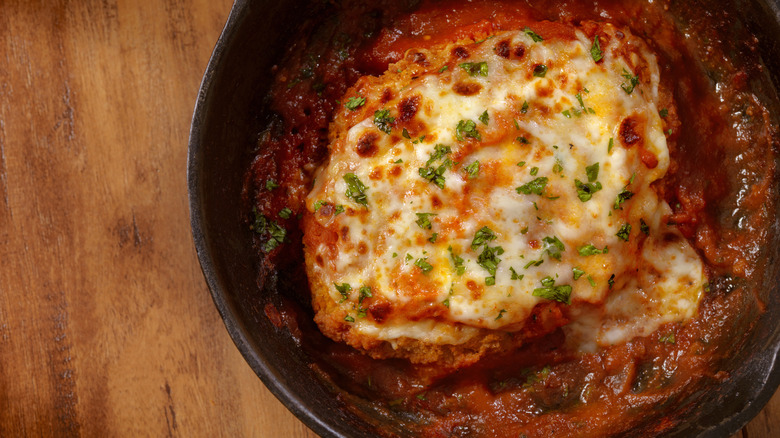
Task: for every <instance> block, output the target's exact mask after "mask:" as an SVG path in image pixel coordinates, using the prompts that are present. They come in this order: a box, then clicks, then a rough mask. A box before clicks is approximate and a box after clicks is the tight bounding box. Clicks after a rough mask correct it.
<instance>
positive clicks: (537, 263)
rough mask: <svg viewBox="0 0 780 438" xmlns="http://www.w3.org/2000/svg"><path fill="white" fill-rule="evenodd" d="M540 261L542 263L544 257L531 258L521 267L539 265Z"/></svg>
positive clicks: (526, 267)
mask: <svg viewBox="0 0 780 438" xmlns="http://www.w3.org/2000/svg"><path fill="white" fill-rule="evenodd" d="M542 263H544V259H539V260H531V261H530V262H528V263H526V264H525V266H523V269H528V268H530V267H531V266H539V265H541V264H542Z"/></svg>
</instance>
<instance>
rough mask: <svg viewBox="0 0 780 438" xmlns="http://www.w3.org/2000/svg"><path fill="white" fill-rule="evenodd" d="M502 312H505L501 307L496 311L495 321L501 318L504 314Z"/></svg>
mask: <svg viewBox="0 0 780 438" xmlns="http://www.w3.org/2000/svg"><path fill="white" fill-rule="evenodd" d="M504 313H506V309H501V310H499V311H498V316H496V321H498V320H499V319H501V318H502V317H503V316H504Z"/></svg>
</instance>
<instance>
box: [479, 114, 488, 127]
mask: <svg viewBox="0 0 780 438" xmlns="http://www.w3.org/2000/svg"><path fill="white" fill-rule="evenodd" d="M479 121H480V122H482V124H483V125H487V124H488V123H490V115H489V114H488V112H487V110H485V112H484V113H482V114H480V116H479Z"/></svg>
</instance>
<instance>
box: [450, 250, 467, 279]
mask: <svg viewBox="0 0 780 438" xmlns="http://www.w3.org/2000/svg"><path fill="white" fill-rule="evenodd" d="M447 251H449V252H450V258H451V259H452V265H453V266H454V267H455V273H456V274H458V275H463V273H465V272H466V267H465V266H463V262H464V260H463V257H459V256H458V255H457V254H455V251H453V250H452V246H450V247H448V248H447Z"/></svg>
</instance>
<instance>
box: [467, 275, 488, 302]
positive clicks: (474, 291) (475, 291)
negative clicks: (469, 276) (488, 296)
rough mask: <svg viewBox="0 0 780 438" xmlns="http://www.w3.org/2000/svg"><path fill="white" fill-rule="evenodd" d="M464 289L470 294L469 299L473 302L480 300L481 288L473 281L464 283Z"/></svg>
mask: <svg viewBox="0 0 780 438" xmlns="http://www.w3.org/2000/svg"><path fill="white" fill-rule="evenodd" d="M466 287H467V288H468V290H469V291H470V292H471V298H472V299H474V300H478V299H480V298H482V293H483V292H484V291H483V290H482V287H481V286H480V285H478V284H477V282H476V281H474V280H469V281H467V282H466Z"/></svg>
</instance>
